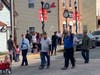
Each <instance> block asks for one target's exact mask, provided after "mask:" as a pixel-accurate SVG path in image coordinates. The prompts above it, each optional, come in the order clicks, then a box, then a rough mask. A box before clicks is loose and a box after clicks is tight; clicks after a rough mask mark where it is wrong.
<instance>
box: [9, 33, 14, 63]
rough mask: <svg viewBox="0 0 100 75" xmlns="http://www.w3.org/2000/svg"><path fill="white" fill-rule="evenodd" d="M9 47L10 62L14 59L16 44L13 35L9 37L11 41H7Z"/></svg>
mask: <svg viewBox="0 0 100 75" xmlns="http://www.w3.org/2000/svg"><path fill="white" fill-rule="evenodd" d="M7 46H8V50H9V54H10V60H11V62H12V60H13V59H14V42H13V40H12V35H10V36H9V40H7Z"/></svg>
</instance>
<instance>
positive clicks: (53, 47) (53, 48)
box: [51, 32, 58, 56]
mask: <svg viewBox="0 0 100 75" xmlns="http://www.w3.org/2000/svg"><path fill="white" fill-rule="evenodd" d="M57 40H58V37H57V32H54V35H52V50H51V56H52V55H53V53H54V50H55V53H54V54H55V55H56V49H57Z"/></svg>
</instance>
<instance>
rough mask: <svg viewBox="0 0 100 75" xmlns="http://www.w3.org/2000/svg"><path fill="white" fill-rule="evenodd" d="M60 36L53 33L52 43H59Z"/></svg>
mask: <svg viewBox="0 0 100 75" xmlns="http://www.w3.org/2000/svg"><path fill="white" fill-rule="evenodd" d="M57 40H58V37H57V35H52V45H57Z"/></svg>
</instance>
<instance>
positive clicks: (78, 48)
mask: <svg viewBox="0 0 100 75" xmlns="http://www.w3.org/2000/svg"><path fill="white" fill-rule="evenodd" d="M75 38H77V39H78V42H76V43H75V45H74V50H75V51H80V50H81V49H82V38H83V35H82V34H76V35H75ZM74 42H75V40H74Z"/></svg>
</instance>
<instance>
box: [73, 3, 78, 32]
mask: <svg viewBox="0 0 100 75" xmlns="http://www.w3.org/2000/svg"><path fill="white" fill-rule="evenodd" d="M74 6H75V7H74V8H75V20H76V22H75V24H76V34H77V30H78V25H77V23H78V22H77V2H76V1H75V2H74Z"/></svg>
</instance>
